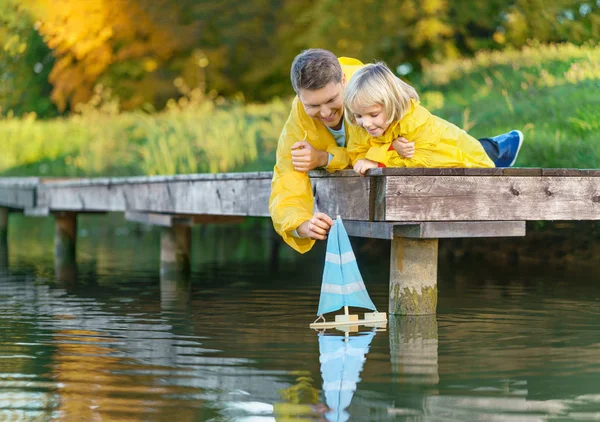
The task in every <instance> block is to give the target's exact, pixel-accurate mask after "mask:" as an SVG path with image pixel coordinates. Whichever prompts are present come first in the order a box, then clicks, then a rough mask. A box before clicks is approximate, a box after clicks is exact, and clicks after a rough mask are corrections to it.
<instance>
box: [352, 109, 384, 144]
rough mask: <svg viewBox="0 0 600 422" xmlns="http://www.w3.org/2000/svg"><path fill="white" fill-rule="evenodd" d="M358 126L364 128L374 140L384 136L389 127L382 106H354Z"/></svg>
mask: <svg viewBox="0 0 600 422" xmlns="http://www.w3.org/2000/svg"><path fill="white" fill-rule="evenodd" d="M352 112H353V114H354V118H355V119H356V124H357V125H358V126H361V127H363V128H364V129H366V131H367V132H369V135H371V136H372V137H374V138H377V137H379V136H381V135H383V134H384V132H385V131H386V129H387V128H388V126H389V123H387V119H388V118H387V115H386V114H385V110H384V108H383V106H382V105H381V104H375V105H372V106H369V107H360V106H354V107H353V110H352Z"/></svg>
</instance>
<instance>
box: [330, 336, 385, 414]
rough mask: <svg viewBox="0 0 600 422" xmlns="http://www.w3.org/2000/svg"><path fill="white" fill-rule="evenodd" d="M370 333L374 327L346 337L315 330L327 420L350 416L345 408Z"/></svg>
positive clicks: (360, 365)
mask: <svg viewBox="0 0 600 422" xmlns="http://www.w3.org/2000/svg"><path fill="white" fill-rule="evenodd" d="M373 337H375V331H374V330H373V331H371V332H363V333H359V334H357V335H356V336H349V337H345V336H339V335H327V334H323V333H321V334H319V354H320V357H319V361H320V363H321V376H322V377H323V393H324V394H325V402H326V403H327V407H328V408H329V409H330V410H329V412H327V413H326V415H325V417H326V418H327V420H328V421H329V422H345V421H347V420H349V419H350V415H349V414H348V412H347V411H346V409H347V408H348V407H349V406H350V402H351V401H352V397H353V396H354V392H355V391H356V387H357V384H358V383H359V382H360V373H361V372H362V370H363V366H364V363H365V361H366V359H367V358H366V355H367V353H369V347H370V345H371V340H373Z"/></svg>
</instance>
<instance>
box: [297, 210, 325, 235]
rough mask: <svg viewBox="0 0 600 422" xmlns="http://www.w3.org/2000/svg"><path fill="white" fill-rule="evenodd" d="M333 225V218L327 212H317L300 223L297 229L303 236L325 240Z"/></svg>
mask: <svg viewBox="0 0 600 422" xmlns="http://www.w3.org/2000/svg"><path fill="white" fill-rule="evenodd" d="M331 226H333V220H332V219H331V218H330V217H329V216H328V215H327V214H323V213H322V212H316V213H314V214H313V216H312V217H311V218H310V220H308V221H305V222H304V223H302V224H300V225H299V226H298V228H297V229H296V231H297V232H298V234H299V235H300V236H302V237H310V238H311V239H316V240H325V239H327V234H328V233H329V229H331Z"/></svg>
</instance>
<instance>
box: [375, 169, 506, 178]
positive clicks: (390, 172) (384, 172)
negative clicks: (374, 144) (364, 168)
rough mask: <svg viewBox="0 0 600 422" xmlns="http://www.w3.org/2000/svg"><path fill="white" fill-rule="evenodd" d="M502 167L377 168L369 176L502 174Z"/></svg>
mask: <svg viewBox="0 0 600 422" xmlns="http://www.w3.org/2000/svg"><path fill="white" fill-rule="evenodd" d="M503 171H504V169H502V168H475V169H467V168H400V167H398V168H393V167H391V168H376V169H372V170H369V172H368V173H367V176H420V175H427V176H463V175H464V176H502V175H503Z"/></svg>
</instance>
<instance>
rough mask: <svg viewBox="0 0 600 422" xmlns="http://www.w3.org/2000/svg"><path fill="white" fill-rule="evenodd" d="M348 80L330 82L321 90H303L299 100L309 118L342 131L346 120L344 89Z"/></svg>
mask: <svg viewBox="0 0 600 422" xmlns="http://www.w3.org/2000/svg"><path fill="white" fill-rule="evenodd" d="M345 86H346V80H345V79H342V81H341V82H329V83H328V84H327V85H325V86H324V87H323V88H321V89H316V90H310V89H301V90H300V92H299V93H298V98H300V101H301V102H302V105H303V106H304V110H305V111H306V114H308V116H309V117H312V118H313V119H317V120H319V121H321V122H322V123H323V124H324V125H325V126H327V127H329V128H331V129H335V130H337V129H340V128H341V127H342V119H343V118H344V87H345Z"/></svg>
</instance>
